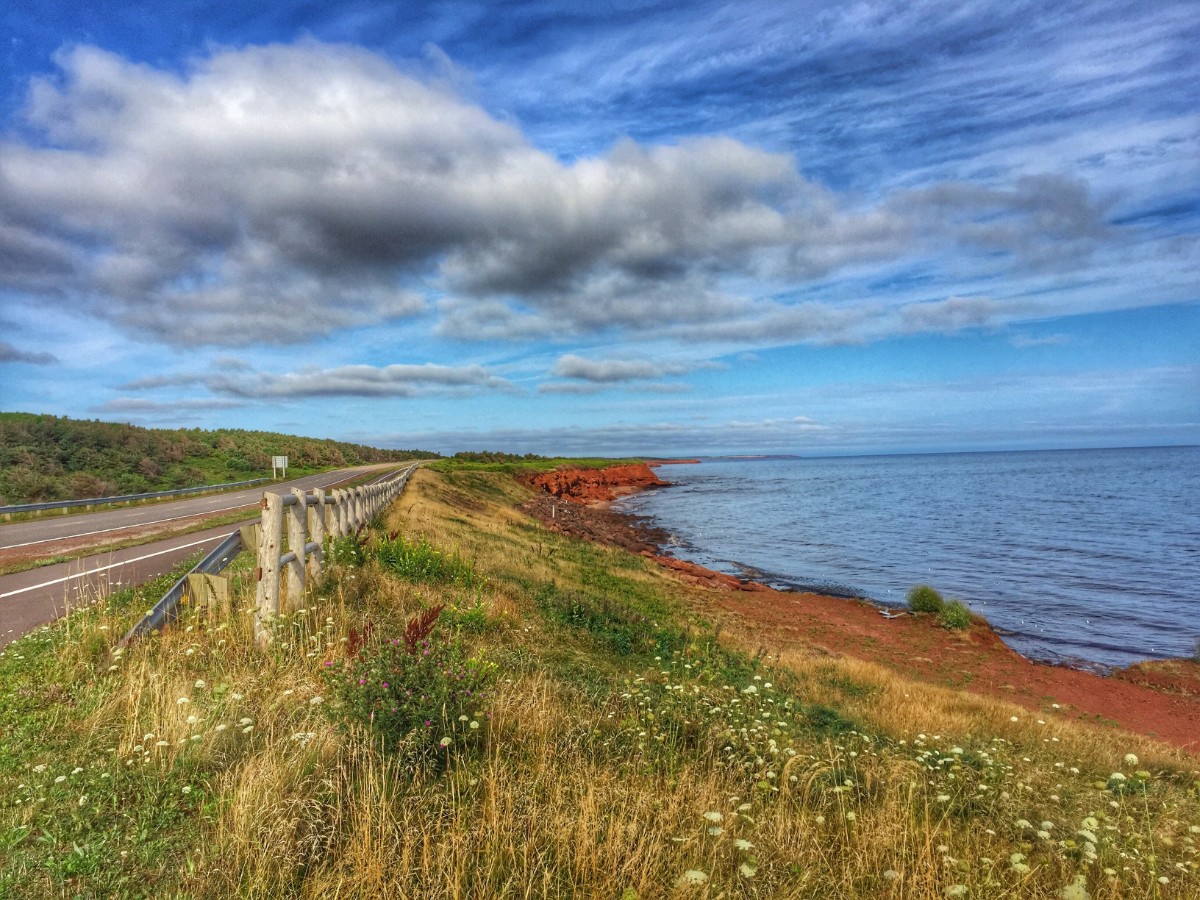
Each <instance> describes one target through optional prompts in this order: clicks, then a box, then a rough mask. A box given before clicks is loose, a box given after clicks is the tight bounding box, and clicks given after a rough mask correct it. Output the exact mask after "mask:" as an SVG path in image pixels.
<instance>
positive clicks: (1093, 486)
mask: <svg viewBox="0 0 1200 900" xmlns="http://www.w3.org/2000/svg"><path fill="white" fill-rule="evenodd" d="M659 472H660V474H661V475H662V477H664V478H666V479H667V480H669V481H671V482H673V483H674V484H675V485H676V486H675V487H671V488H667V489H664V490H659V491H649V492H646V493H642V494H637V495H634V496H632V497H629V498H626V499H625V500H623V501H622V502H621V504H620V508H621V509H623V510H624V511H626V512H632V513H637V514H640V515H646V516H651V517H652V518H654V519H655V520H656V521H657V523H658V524H659V525H661V526H662V527H663V528H665V529H667V530H668V531H670V532H672V534H673V536H674V541H673V546H672V547H671V548H670V549H671V550H672V551H673V552H674V554H675V555H677V556H680V557H683V558H685V559H689V560H692V561H693V562H697V563H700V564H702V565H706V566H709V567H711V568H714V569H718V570H721V571H725V572H730V573H733V574H740V575H750V576H752V577H755V578H758V579H759V580H763V581H766V582H767V583H769V584H772V585H774V586H777V587H789V588H797V589H817V590H826V591H831V592H834V593H843V594H848V595H853V596H861V597H869V598H871V599H873V600H876V601H879V602H882V603H885V604H894V605H903V604H904V601H905V594H906V593H907V591H908V589H909V587H911V586H912V585H914V584H917V583H922V582H924V583H928V584H932V585H933V586H934V587H936V588H937V589H938V590H939V591H941V592H942V593H943V595H947V594H949V595H954V596H957V597H961V598H962V599H963V600H964V601H965V602H966V603H967V605H968V606H970V607H971V608H973V609H975V610H978V611H979V612H981V613H983V614H984V615H986V616H987V618H988V620H989V621H990V622H991V623H992V624H993V625H995V626H997V627H998V629H999V630H1000V631H1001V633H1002V634H1003V635H1004V636H1005V640H1006V641H1007V642H1008V643H1009V644H1010V645H1011V646H1012V647H1013V648H1014V649H1016V650H1017V651H1018V652H1020V653H1022V654H1024V655H1026V656H1029V657H1032V658H1035V659H1048V660H1054V661H1060V662H1063V661H1065V662H1073V663H1094V664H1100V665H1102V666H1119V665H1126V664H1128V663H1130V662H1134V661H1136V660H1138V659H1145V658H1153V657H1166V656H1185V655H1189V654H1190V653H1192V652H1193V651H1194V649H1195V647H1196V641H1197V638H1198V637H1200V448H1195V447H1183V448H1153V449H1136V450H1078V451H1076V450H1072V451H1052V452H1026V453H968V454H945V455H923V456H879V457H857V458H852V459H800V460H713V461H704V462H702V463H700V464H699V465H680V466H666V467H663V468H662V469H660V470H659Z"/></svg>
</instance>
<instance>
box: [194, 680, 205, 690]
mask: <svg viewBox="0 0 1200 900" xmlns="http://www.w3.org/2000/svg"><path fill="white" fill-rule="evenodd" d="M196 687H198V688H201V689H203V688H204V687H205V684H204V679H203V678H197V679H196Z"/></svg>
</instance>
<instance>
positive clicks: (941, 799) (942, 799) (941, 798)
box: [937, 794, 950, 803]
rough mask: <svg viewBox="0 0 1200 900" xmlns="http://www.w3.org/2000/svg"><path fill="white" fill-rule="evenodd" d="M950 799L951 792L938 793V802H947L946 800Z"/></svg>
mask: <svg viewBox="0 0 1200 900" xmlns="http://www.w3.org/2000/svg"><path fill="white" fill-rule="evenodd" d="M949 799H950V795H949V794H938V795H937V802H938V803H945V802H946V801H948V800H949Z"/></svg>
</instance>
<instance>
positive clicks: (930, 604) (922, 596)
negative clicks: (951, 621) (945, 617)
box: [908, 584, 946, 613]
mask: <svg viewBox="0 0 1200 900" xmlns="http://www.w3.org/2000/svg"><path fill="white" fill-rule="evenodd" d="M945 605H946V601H945V600H943V599H942V595H941V594H939V593H938V592H937V591H936V590H934V589H933V588H931V587H930V586H929V585H927V584H918V585H916V586H914V587H913V588H911V589H910V590H909V592H908V608H909V609H911V610H912V611H913V612H921V613H940V612H941V611H942V608H943V607H944V606H945Z"/></svg>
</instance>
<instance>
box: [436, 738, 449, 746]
mask: <svg viewBox="0 0 1200 900" xmlns="http://www.w3.org/2000/svg"><path fill="white" fill-rule="evenodd" d="M438 746H439V747H449V746H450V738H448V737H444V738H442V739H441V740H440V741H438Z"/></svg>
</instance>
